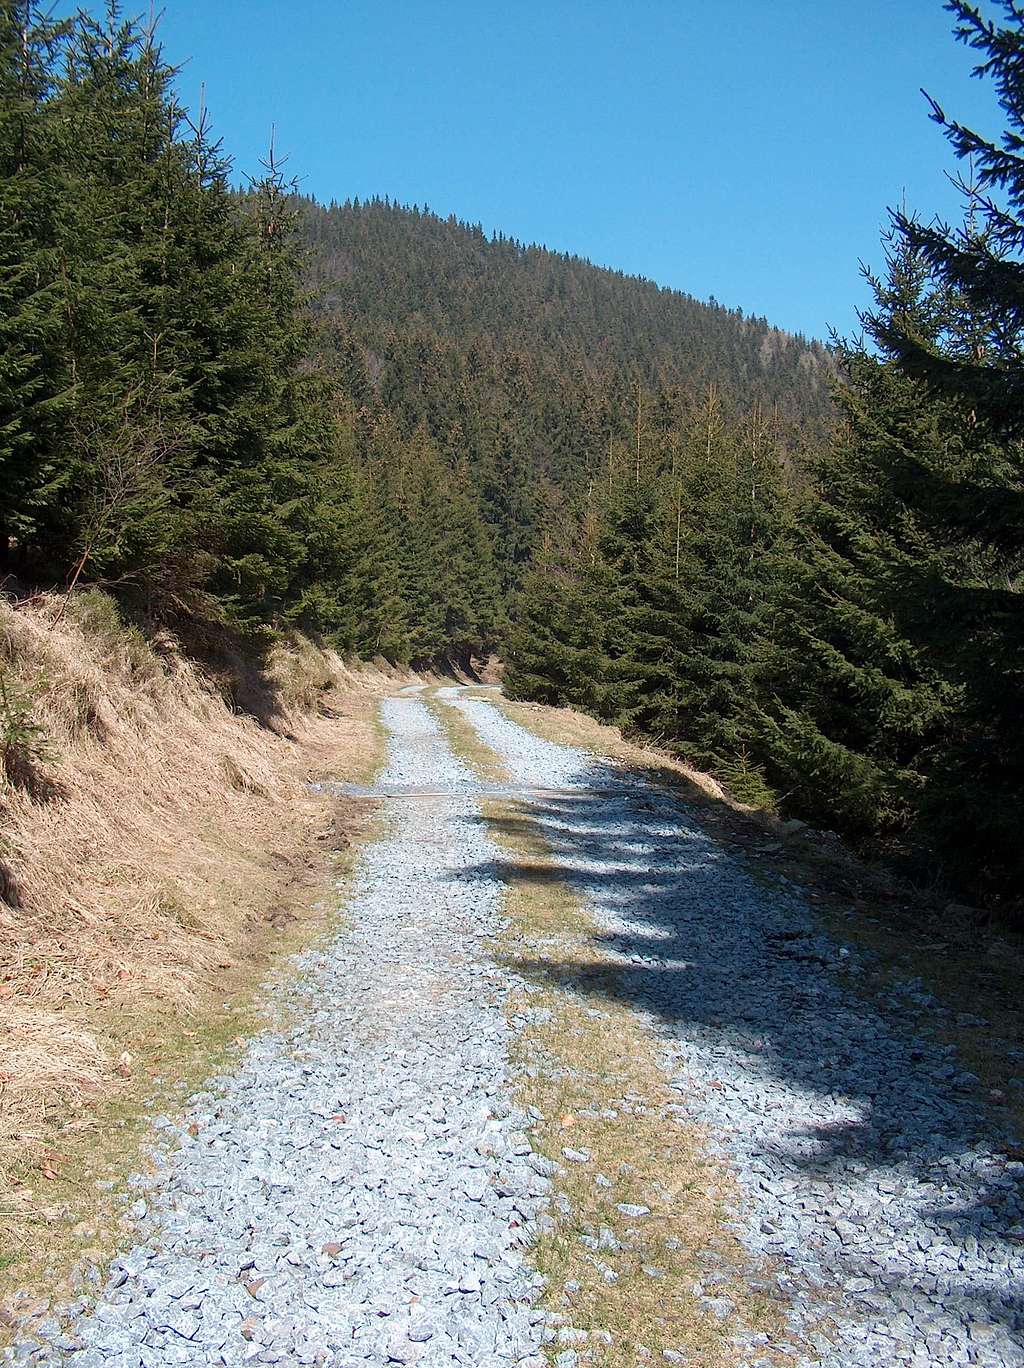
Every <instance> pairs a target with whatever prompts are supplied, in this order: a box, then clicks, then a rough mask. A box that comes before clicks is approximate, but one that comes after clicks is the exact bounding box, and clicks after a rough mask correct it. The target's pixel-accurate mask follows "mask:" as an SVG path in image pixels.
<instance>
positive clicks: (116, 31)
mask: <svg viewBox="0 0 1024 1368" xmlns="http://www.w3.org/2000/svg"><path fill="white" fill-rule="evenodd" d="M173 80H174V72H173V70H172V68H171V67H170V66H169V65H168V64H167V63H166V61H165V60H164V58H163V56H162V54H161V51H160V47H159V45H158V43H157V41H156V39H155V37H154V35H153V34H152V33H150V32H148V31H146V30H143V29H140V28H139V27H138V26H137V25H136V24H134V23H132V22H128V21H124V20H122V19H121V18H119V17H118V15H117V13H116V11H115V10H112V11H110V12H109V13H108V16H107V18H106V19H105V20H104V21H103V22H99V21H97V20H94V19H93V18H90V17H89V16H88V15H79V16H78V17H76V18H74V19H72V20H68V21H66V22H60V23H53V22H50V21H49V20H48V19H47V18H46V16H45V15H44V14H43V13H41V12H37V11H36V10H35V9H34V8H33V7H32V6H31V5H30V4H26V3H14V0H0V576H6V577H7V578H8V580H10V579H11V578H12V577H16V578H17V579H18V580H20V581H22V582H23V583H41V584H44V585H53V584H56V585H60V586H67V587H70V586H73V585H75V584H76V583H85V582H91V583H103V584H104V585H106V586H108V587H110V588H112V589H113V590H114V591H115V592H116V593H117V594H118V596H119V598H120V599H121V600H122V602H123V603H125V604H126V605H128V606H129V607H131V608H132V610H133V611H135V612H137V613H139V614H142V615H144V616H146V617H148V618H150V619H156V620H159V621H168V622H171V623H174V624H178V625H180V626H182V627H185V626H187V625H191V626H194V625H195V623H196V622H197V621H198V622H203V623H207V624H211V625H213V626H214V627H218V628H230V629H232V630H234V631H237V632H239V633H241V634H243V635H244V636H245V637H246V638H247V639H248V640H249V641H250V642H252V643H255V644H257V645H259V644H261V643H264V642H266V641H267V640H268V639H269V637H270V635H271V634H272V632H273V631H275V630H279V629H281V628H282V627H287V625H288V624H290V623H299V624H301V625H303V626H304V627H306V628H307V629H309V630H313V631H316V632H319V633H321V634H323V635H324V636H325V637H326V638H328V639H329V640H330V641H331V643H332V644H334V645H335V646H337V647H339V648H340V649H342V650H351V651H359V652H362V653H365V654H373V653H375V652H378V651H380V652H383V653H385V654H387V655H389V656H391V657H392V658H393V659H398V660H409V659H431V658H436V657H438V656H441V655H444V654H447V653H449V652H456V653H464V652H468V651H476V650H484V649H487V648H488V647H489V646H490V645H491V644H492V643H493V641H494V639H495V636H496V633H497V631H498V629H499V627H500V621H501V613H500V607H499V605H498V595H497V592H496V585H495V570H494V565H493V560H492V557H491V555H490V540H489V537H488V536H487V534H486V532H485V528H484V524H483V521H482V517H481V513H480V508H479V505H478V501H477V498H476V495H475V492H474V489H473V487H472V485H471V483H470V482H469V481H467V480H466V479H465V478H464V472H463V471H462V469H461V467H460V465H459V464H458V460H456V459H454V458H451V457H450V454H449V453H447V452H443V451H442V450H441V449H440V447H439V446H438V445H437V444H436V443H435V442H433V441H432V439H431V438H430V436H429V435H428V434H427V433H426V432H425V431H418V432H413V433H411V434H410V433H403V434H402V435H401V436H398V435H397V434H396V433H395V432H394V431H393V428H392V427H389V425H388V424H387V423H386V422H376V423H374V424H373V425H372V431H370V432H368V433H365V434H364V436H363V439H362V440H361V442H360V444H359V445H358V447H357V446H356V445H355V442H354V437H353V425H352V422H351V421H350V417H351V412H352V406H351V403H350V401H349V398H348V396H347V395H346V394H345V393H344V392H343V391H342V389H341V388H340V386H339V385H338V383H337V382H336V381H335V380H334V379H332V376H331V375H330V374H329V373H328V371H327V369H326V368H325V367H324V366H323V365H322V364H320V363H319V362H318V359H317V358H318V356H319V355H320V354H321V353H322V346H321V343H320V340H319V339H318V336H317V334H316V332H315V330H314V328H313V324H312V320H311V315H310V311H309V308H308V300H307V298H306V295H305V284H304V280H303V271H304V249H303V247H302V244H301V242H300V238H299V232H298V222H297V215H296V205H295V197H294V193H293V187H291V186H290V185H289V184H288V183H287V182H286V180H285V179H284V177H283V176H282V174H281V172H280V170H279V168H278V167H277V166H276V165H275V164H274V158H273V154H272V153H271V155H270V156H269V158H268V164H267V170H266V175H265V176H264V177H263V178H262V179H261V180H260V181H259V182H258V183H256V184H253V185H252V186H251V187H250V188H249V189H248V190H247V191H246V192H245V193H241V194H240V193H238V192H237V191H236V190H234V189H232V187H231V184H230V181H229V173H230V167H229V163H228V161H227V159H226V157H225V156H224V155H223V152H222V150H221V148H220V146H219V144H218V143H217V142H216V141H215V140H214V139H213V138H212V136H211V133H210V130H209V127H208V123H207V120H206V118H205V116H204V115H203V114H202V113H201V112H200V113H199V114H198V115H196V116H195V117H194V118H190V117H189V115H188V114H187V113H186V111H185V110H184V109H183V108H182V106H181V105H180V103H179V102H178V99H177V97H176V95H175V93H174V87H173Z"/></svg>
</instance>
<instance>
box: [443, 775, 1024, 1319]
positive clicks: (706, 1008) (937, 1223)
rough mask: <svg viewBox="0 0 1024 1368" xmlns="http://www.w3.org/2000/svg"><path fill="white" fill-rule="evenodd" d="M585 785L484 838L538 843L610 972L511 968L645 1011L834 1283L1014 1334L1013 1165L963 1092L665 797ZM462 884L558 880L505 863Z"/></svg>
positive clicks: (633, 785) (600, 779)
mask: <svg viewBox="0 0 1024 1368" xmlns="http://www.w3.org/2000/svg"><path fill="white" fill-rule="evenodd" d="M577 782H578V783H580V784H581V785H586V786H587V787H591V788H601V789H604V790H606V791H607V789H608V788H611V787H615V786H617V787H618V790H619V792H618V793H616V794H615V795H613V796H602V797H599V798H595V799H593V800H588V799H585V798H584V799H581V798H575V799H573V800H572V801H571V802H563V801H560V800H557V799H555V800H550V801H547V802H531V803H529V804H524V808H523V814H524V815H523V816H522V817H521V818H518V817H517V818H508V819H503V820H499V821H497V822H496V823H493V824H491V825H492V829H493V828H494V827H496V828H497V829H498V830H499V831H503V832H504V833H506V834H510V835H516V834H526V833H528V832H530V831H533V832H534V833H535V832H536V830H537V827H538V826H539V828H540V830H541V832H542V833H543V836H544V837H545V839H546V841H547V842H548V843H549V845H550V847H551V849H552V852H553V856H554V859H555V862H556V864H557V866H558V872H559V873H561V874H562V875H563V876H565V877H567V878H568V879H569V881H570V882H571V883H572V884H573V885H574V886H575V888H576V889H577V890H578V891H579V892H580V893H581V894H582V895H583V896H584V898H585V900H586V902H587V903H588V904H589V906H590V907H591V909H592V911H593V913H594V921H595V923H596V928H597V929H595V931H594V932H593V940H594V944H595V947H597V948H599V949H600V951H601V952H602V953H603V954H610V955H612V956H613V957H614V961H615V962H614V963H613V964H612V965H611V966H610V965H609V963H608V962H607V961H606V960H600V959H596V958H595V959H594V960H593V961H592V962H584V963H577V962H568V961H567V962H552V961H551V960H550V959H549V958H545V957H541V956H540V955H538V956H537V957H536V958H532V957H530V956H529V955H524V956H523V957H521V958H520V959H519V960H518V961H517V962H514V963H513V966H512V967H513V968H514V969H516V970H518V971H519V972H521V973H523V974H524V975H525V976H527V977H531V978H535V979H542V980H547V981H549V982H554V983H556V984H557V985H558V986H559V987H561V988H562V989H564V990H566V991H569V992H572V993H577V994H581V995H584V996H586V997H588V998H590V999H592V1000H597V1001H599V1000H600V999H602V998H606V999H609V998H614V999H616V1000H617V1001H620V1002H625V1003H627V1004H628V1005H630V1006H632V1007H633V1008H635V1009H637V1010H639V1011H640V1012H642V1013H644V1014H645V1015H646V1016H647V1017H648V1018H649V1020H650V1021H651V1023H652V1025H653V1026H654V1028H655V1029H656V1030H657V1031H658V1032H659V1033H660V1034H661V1035H662V1037H663V1038H664V1039H665V1040H666V1041H671V1042H672V1043H673V1044H674V1045H675V1046H677V1047H678V1051H677V1053H676V1055H675V1062H674V1064H673V1067H674V1068H676V1069H677V1070H678V1072H677V1074H676V1079H675V1080H674V1083H675V1086H677V1090H678V1091H679V1092H680V1094H681V1095H682V1096H683V1097H684V1098H685V1097H687V1096H690V1097H692V1096H694V1095H696V1097H697V1098H698V1099H700V1100H699V1102H698V1105H697V1107H696V1108H695V1113H696V1115H697V1116H698V1117H699V1118H700V1119H702V1120H705V1121H709V1122H710V1123H711V1124H712V1126H713V1127H714V1128H715V1129H716V1130H717V1131H718V1132H719V1133H720V1134H725V1135H726V1136H727V1137H728V1147H729V1149H730V1151H731V1154H732V1157H733V1159H734V1162H736V1164H737V1167H738V1168H739V1171H740V1174H741V1177H743V1179H744V1181H745V1183H746V1185H747V1187H748V1189H749V1188H750V1187H755V1188H758V1187H759V1188H762V1189H764V1188H765V1187H766V1185H767V1189H768V1190H769V1191H770V1192H772V1194H773V1201H774V1203H775V1205H776V1207H778V1206H781V1207H782V1208H783V1209H785V1208H786V1204H787V1203H789V1205H790V1207H791V1208H792V1209H793V1210H795V1211H798V1219H797V1220H796V1221H795V1223H793V1224H792V1225H791V1227H790V1231H791V1235H792V1238H793V1239H794V1240H796V1241H799V1240H800V1239H801V1238H804V1237H807V1236H808V1235H809V1236H810V1238H812V1239H813V1240H814V1241H816V1242H817V1241H819V1240H820V1241H823V1242H824V1244H823V1251H824V1252H823V1256H822V1257H823V1259H824V1262H825V1264H826V1266H827V1267H829V1268H831V1269H832V1271H833V1273H834V1272H835V1270H836V1267H838V1268H840V1269H841V1275H842V1276H843V1277H844V1278H851V1277H855V1276H859V1275H863V1276H865V1277H867V1278H870V1279H871V1280H872V1284H873V1286H874V1287H875V1288H876V1289H881V1288H885V1287H888V1288H890V1289H898V1290H899V1292H900V1296H901V1297H904V1298H907V1297H909V1298H910V1299H911V1301H913V1300H914V1299H915V1298H916V1297H917V1296H918V1294H921V1295H924V1293H922V1288H924V1289H926V1290H927V1289H931V1290H930V1291H928V1295H929V1296H930V1297H931V1298H932V1301H933V1304H934V1301H935V1299H936V1298H938V1300H939V1301H940V1302H943V1303H944V1302H947V1301H948V1300H949V1297H948V1295H947V1294H943V1295H942V1296H940V1295H939V1293H940V1292H941V1288H939V1287H938V1284H937V1283H936V1278H938V1279H939V1282H941V1283H945V1282H946V1281H947V1280H949V1279H952V1280H953V1281H954V1282H955V1283H956V1287H957V1299H958V1302H959V1304H960V1305H961V1307H962V1310H963V1311H964V1313H965V1316H966V1319H968V1320H969V1319H971V1318H972V1317H973V1318H975V1319H978V1318H980V1319H981V1320H982V1321H984V1320H989V1321H995V1322H1001V1323H1002V1324H1004V1325H1005V1326H1007V1327H1010V1326H1013V1325H1015V1324H1018V1323H1019V1319H1020V1315H1021V1312H1022V1311H1024V1299H1022V1289H1021V1287H1020V1284H1019V1281H1018V1279H1019V1276H1020V1273H1021V1269H1022V1253H1024V1246H1022V1244H1021V1243H1019V1240H1018V1238H1015V1236H1024V1224H1021V1222H1022V1218H1024V1200H1022V1199H1024V1193H1022V1187H1021V1166H1020V1165H1019V1164H1013V1165H1011V1164H1010V1161H1009V1156H1008V1155H1007V1153H1006V1138H1005V1137H1003V1143H1002V1144H1000V1142H999V1141H998V1140H993V1138H992V1136H991V1124H990V1122H989V1121H988V1119H987V1118H986V1116H985V1114H984V1112H983V1110H982V1109H981V1108H980V1106H979V1105H978V1104H977V1103H976V1102H975V1101H974V1100H973V1097H972V1094H971V1088H972V1085H973V1083H974V1081H975V1080H973V1079H972V1078H971V1077H970V1076H969V1075H964V1074H962V1073H961V1071H960V1070H959V1069H958V1068H957V1065H956V1061H955V1058H954V1057H953V1056H952V1054H951V1053H950V1052H948V1051H947V1050H946V1049H945V1048H944V1047H942V1046H939V1045H938V1044H936V1043H934V1042H931V1041H928V1040H926V1039H923V1038H916V1037H914V1036H913V1035H912V1034H911V1033H910V1032H909V1031H904V1030H902V1029H901V1028H900V1026H899V1022H898V1019H897V1015H898V1010H899V1009H898V1006H897V1005H895V1004H893V1005H891V1008H890V1007H889V1006H886V1008H885V1015H883V1013H882V1011H880V1010H879V1009H878V1008H876V1007H875V1006H874V1005H873V1004H872V1003H870V1002H869V1001H868V1000H867V999H866V998H861V997H859V996H858V995H856V994H855V993H854V992H853V991H851V989H850V988H848V987H846V986H844V984H843V982H842V975H843V972H844V971H845V970H846V969H848V968H850V967H851V965H852V966H853V967H854V968H856V966H855V964H854V960H853V959H852V958H848V957H847V954H846V953H844V951H843V950H842V948H841V947H839V946H838V945H837V944H836V943H835V942H833V941H832V940H831V939H829V938H828V937H827V936H825V935H824V934H822V933H820V932H819V931H817V930H816V928H815V925H814V922H813V920H812V917H811V915H810V913H809V912H808V911H807V909H806V908H805V907H804V905H803V904H802V903H801V902H800V901H799V900H798V899H797V898H796V897H795V896H794V897H791V896H789V895H787V894H785V893H784V892H778V893H776V892H774V891H771V890H768V889H766V888H765V887H764V886H763V885H762V884H760V883H759V882H758V881H757V880H756V879H755V878H754V877H752V875H751V873H750V872H748V870H747V869H746V868H745V867H744V865H743V862H742V861H741V860H740V859H738V858H737V857H736V856H735V855H733V854H732V852H729V851H726V850H725V849H724V848H723V847H722V846H721V845H720V844H718V843H717V842H716V841H715V839H714V837H713V836H710V835H708V834H707V833H706V832H704V831H703V830H702V829H701V828H700V827H699V826H698V825H697V823H696V821H695V820H694V819H693V817H692V815H690V814H689V813H688V812H687V810H686V809H685V807H684V806H682V805H681V804H680V803H679V802H677V801H676V800H675V799H673V798H672V797H670V796H668V795H665V794H663V793H661V792H658V791H656V790H652V789H650V788H646V787H642V786H641V785H640V783H639V782H636V781H634V782H628V781H627V782H623V780H622V778H621V771H615V770H611V769H608V768H606V767H603V766H600V765H595V766H592V767H588V768H587V769H586V770H585V771H582V772H581V773H580V774H579V776H578V777H577ZM481 820H483V819H481ZM471 873H472V874H475V875H477V876H479V877H483V878H498V879H502V880H509V879H512V878H515V879H517V880H541V881H545V882H547V881H548V880H549V879H550V878H551V874H550V873H548V872H547V871H544V870H541V869H538V868H537V867H535V866H532V865H530V864H519V863H516V862H515V861H511V860H510V861H502V860H498V861H494V862H491V863H489V864H487V865H486V866H479V867H477V868H476V869H475V870H473V871H471ZM464 877H465V875H464ZM527 946H529V943H527ZM538 949H539V947H538ZM986 1137H987V1138H986ZM808 1194H810V1196H807V1195H808ZM805 1197H807V1200H806V1201H805ZM799 1212H804V1213H806V1216H807V1217H808V1218H809V1219H805V1217H803V1216H799ZM847 1223H853V1224H854V1225H855V1226H856V1227H857V1229H856V1230H855V1231H853V1232H852V1233H848V1232H847V1231H846V1230H845V1229H844V1227H845V1226H846V1225H847ZM1012 1227H1017V1229H1016V1230H1011V1228H1012ZM837 1231H838V1233H837ZM783 1233H784V1234H785V1230H784V1232H783ZM979 1242H980V1248H981V1252H979ZM783 1243H784V1242H783ZM776 1245H778V1241H776ZM830 1249H831V1250H832V1253H831V1254H829V1250H830ZM766 1252H768V1253H771V1252H772V1242H771V1240H770V1239H769V1240H767V1242H766ZM779 1252H789V1251H788V1250H785V1249H782V1250H780V1251H779ZM869 1314H870V1313H869ZM874 1314H875V1315H876V1316H877V1314H878V1312H877V1311H876V1312H875V1313H874Z"/></svg>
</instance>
